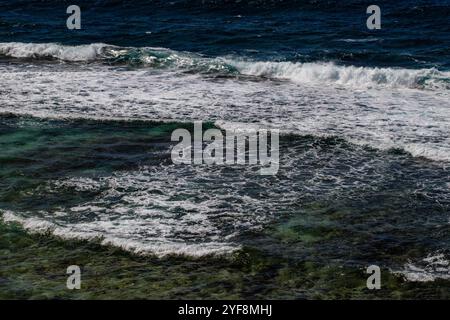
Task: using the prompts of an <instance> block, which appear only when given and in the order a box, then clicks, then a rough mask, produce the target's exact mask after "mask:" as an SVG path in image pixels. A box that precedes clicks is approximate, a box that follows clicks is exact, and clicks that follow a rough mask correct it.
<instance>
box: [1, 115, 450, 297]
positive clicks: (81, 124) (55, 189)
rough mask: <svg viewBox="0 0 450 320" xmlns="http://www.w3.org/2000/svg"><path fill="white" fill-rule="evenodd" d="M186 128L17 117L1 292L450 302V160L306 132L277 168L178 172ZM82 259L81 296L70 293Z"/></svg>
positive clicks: (9, 127)
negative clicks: (374, 276) (177, 139)
mask: <svg viewBox="0 0 450 320" xmlns="http://www.w3.org/2000/svg"><path fill="white" fill-rule="evenodd" d="M180 126H182V127H183V126H184V127H185V128H187V129H189V130H192V124H189V123H186V124H180V123H154V122H144V121H137V122H130V121H128V122H120V121H88V120H45V119H38V118H32V117H18V116H12V115H10V116H6V115H3V116H2V118H1V126H0V131H1V135H0V137H1V138H0V145H1V148H2V151H3V152H2V154H1V156H0V162H1V164H2V166H1V170H0V178H1V180H0V181H1V188H0V209H1V210H2V213H3V217H4V218H6V220H8V221H10V222H7V223H5V222H2V223H1V227H0V232H1V233H2V237H1V241H0V246H1V247H0V250H1V251H0V252H1V255H2V257H3V258H2V259H1V264H0V279H1V280H0V288H1V289H0V292H1V296H2V297H4V298H43V297H47V298H52V297H62V298H111V297H112V298H181V297H183V298H363V299H364V298H367V299H370V298H393V299H396V298H448V292H449V291H448V288H449V281H448V278H447V274H448V267H446V265H445V261H446V260H447V259H448V252H447V251H446V249H445V248H448V245H449V240H450V239H449V237H448V234H449V233H448V231H449V227H450V226H449V224H448V215H447V214H448V205H449V198H448V192H447V189H446V188H448V186H447V184H446V183H447V179H446V177H447V169H446V168H445V166H442V165H439V163H436V162H432V161H429V160H426V159H420V158H413V157H411V155H409V154H407V153H405V152H403V151H399V150H395V149H393V150H388V151H378V150H375V149H371V148H367V147H360V146H355V145H352V144H349V143H347V142H345V141H343V140H340V139H338V138H316V137H312V136H295V135H288V136H282V137H281V140H280V143H281V145H280V157H281V158H280V171H279V174H278V175H277V176H268V177H265V176H259V175H257V174H255V173H256V172H257V168H256V167H254V168H252V167H250V166H247V167H245V166H244V167H242V166H241V167H238V166H235V167H233V166H232V167H222V168H217V167H216V166H206V165H202V166H191V165H183V166H174V165H173V164H172V163H171V161H170V147H171V145H173V143H172V142H170V134H171V132H172V130H173V129H174V128H178V127H180ZM208 127H212V124H209V125H208V124H206V125H204V129H206V128H208ZM168 185H170V186H171V188H168V187H167V186H168ZM269 186H270V188H269ZM171 190H174V193H171ZM144 209H145V210H144ZM11 217H13V218H11ZM14 221H15V222H14ZM111 221H112V222H111ZM149 221H150V222H149ZM18 222H19V223H18ZM42 223H47V224H46V225H44V227H42V226H43V224H42ZM49 223H51V224H50V225H48V224H49ZM24 228H25V229H28V232H26V231H25V230H24ZM35 232H38V233H39V234H35ZM91 233H95V237H93V238H92V237H89V236H88V235H91ZM61 237H63V238H64V239H62V238H61ZM86 239H90V240H89V241H87V240H86ZM105 240H108V241H109V242H108V241H106V242H105ZM180 242H182V243H183V244H188V245H189V246H188V247H183V248H184V249H183V250H184V253H181V252H180V251H179V250H180V249H179V248H180V246H179V244H180ZM102 243H103V244H102ZM108 243H111V244H112V245H110V244H108ZM127 243H133V246H127V245H126V244H127ZM161 248H164V249H165V250H166V251H161ZM167 248H169V249H167ZM123 249H125V251H124V250H123ZM139 249H140V250H139ZM219 249H220V250H219ZM167 250H169V251H168V252H169V255H164V256H160V257H156V256H155V254H156V255H161V254H163V253H164V252H167ZM170 250H171V251H170ZM170 252H171V253H170ZM199 252H201V253H202V254H201V255H200V256H198V253H199ZM180 254H181V255H180ZM427 258H429V259H428V260H424V259H427ZM430 258H431V260H430ZM433 259H434V260H433ZM71 264H77V265H80V266H82V268H83V270H84V271H83V275H84V276H83V277H84V281H85V282H84V287H83V290H82V291H80V292H68V291H67V290H66V289H65V279H66V278H65V277H66V275H65V268H66V267H67V266H68V265H71ZM371 264H377V265H379V266H380V267H381V269H382V283H383V284H384V285H383V289H382V290H380V291H376V292H373V291H369V290H367V288H366V287H365V281H366V279H367V275H366V274H365V269H366V268H367V266H369V265H371ZM442 269H444V271H443V270H442ZM413 280H414V281H413ZM417 280H421V281H417Z"/></svg>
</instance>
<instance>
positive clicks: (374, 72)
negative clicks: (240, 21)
mask: <svg viewBox="0 0 450 320" xmlns="http://www.w3.org/2000/svg"><path fill="white" fill-rule="evenodd" d="M228 63H229V64H230V65H233V66H235V67H236V68H237V69H238V70H239V72H240V73H241V74H245V75H252V76H258V77H261V76H262V77H267V78H277V79H287V80H292V81H295V82H298V83H315V84H327V83H329V84H335V85H341V86H351V87H356V88H372V87H386V88H427V89H443V90H449V89H450V84H449V83H448V82H446V81H444V80H449V79H450V73H449V72H440V71H438V70H436V69H419V70H412V69H401V68H369V67H355V66H339V65H336V64H334V63H331V62H328V63H292V62H253V61H246V62H238V61H230V60H228Z"/></svg>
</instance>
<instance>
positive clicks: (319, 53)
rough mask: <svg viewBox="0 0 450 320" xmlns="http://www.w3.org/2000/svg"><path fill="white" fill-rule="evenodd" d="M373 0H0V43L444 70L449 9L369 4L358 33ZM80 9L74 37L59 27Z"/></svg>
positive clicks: (442, 3) (448, 64) (444, 4)
mask: <svg viewBox="0 0 450 320" xmlns="http://www.w3.org/2000/svg"><path fill="white" fill-rule="evenodd" d="M372 2H373V1H358V0H349V1H324V0H298V1H287V0H286V1H282V0H256V1H237V0H229V1H227V0H173V1H153V0H137V1H114V0H103V1H100V0H97V1H85V0H79V1H51V0H49V1H25V0H24V1H20V0H15V1H14V0H4V1H2V2H1V3H0V26H1V28H0V41H2V42H11V41H15V42H59V43H62V44H88V43H95V42H101V43H107V44H112V45H118V46H127V47H146V46H147V47H164V48H170V49H173V50H181V51H190V52H196V53H202V54H205V55H208V56H223V55H228V54H237V55H245V56H250V57H253V58H257V59H262V60H267V59H271V60H278V61H286V60H287V61H300V62H305V61H323V60H326V61H335V62H337V63H344V64H353V65H365V66H401V67H409V68H423V67H436V68H439V69H445V70H448V69H449V68H450V51H449V50H450V49H449V43H450V22H449V21H450V2H449V1H447V0H431V1H430V0H427V1H404V0H401V1H384V0H380V1H376V4H377V5H379V6H380V8H381V14H382V29H381V30H373V31H371V30H368V29H367V28H366V19H367V17H368V14H366V8H367V7H368V6H369V5H371V4H373V3H372ZM70 4H78V5H79V6H80V8H81V11H82V30H79V31H73V32H69V31H68V30H67V28H66V19H67V17H68V15H67V14H66V8H67V7H68V5H70Z"/></svg>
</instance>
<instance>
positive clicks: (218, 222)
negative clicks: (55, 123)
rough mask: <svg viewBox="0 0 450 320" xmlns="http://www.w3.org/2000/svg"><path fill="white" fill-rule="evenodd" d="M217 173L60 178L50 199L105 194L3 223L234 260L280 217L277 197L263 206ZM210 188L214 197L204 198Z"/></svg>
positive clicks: (8, 217) (139, 250) (141, 250)
mask: <svg viewBox="0 0 450 320" xmlns="http://www.w3.org/2000/svg"><path fill="white" fill-rule="evenodd" d="M216 169H217V168H211V170H205V168H197V167H191V166H181V167H180V166H175V165H171V166H161V167H157V168H146V167H143V168H141V169H140V170H138V171H132V172H130V171H127V172H119V173H115V174H113V175H111V176H109V177H102V178H96V179H93V178H86V179H84V178H80V177H74V178H69V179H63V180H57V181H53V182H50V183H49V184H48V186H47V188H46V189H45V191H44V192H45V193H46V194H50V193H56V194H59V193H60V192H62V188H64V189H66V190H67V188H72V189H73V190H77V191H86V190H90V191H95V190H97V191H98V190H102V192H101V194H100V195H99V196H98V197H96V198H95V199H93V200H91V201H86V202H83V203H80V204H77V205H75V206H71V207H65V208H57V210H56V211H53V210H52V211H40V212H38V213H36V212H12V211H4V212H3V220H4V221H5V222H17V223H20V224H21V225H22V226H23V227H24V228H25V229H26V230H28V231H30V232H37V233H51V234H53V235H54V236H57V237H61V238H63V239H80V240H96V241H97V242H99V243H100V244H102V245H112V246H116V247H120V248H122V249H124V250H127V251H130V252H133V253H136V254H140V255H148V254H153V255H157V256H161V257H162V256H166V255H186V256H193V257H198V256H205V255H223V254H229V253H231V252H233V251H235V250H238V249H239V248H240V245H238V244H237V243H236V242H235V241H234V240H235V238H236V237H238V236H239V235H240V234H241V233H242V232H246V231H249V230H260V229H261V228H262V226H263V225H264V224H265V223H267V222H269V221H270V219H271V216H272V214H273V211H271V210H268V209H267V208H268V207H274V204H273V202H274V201H277V198H275V197H274V198H273V199H272V200H270V199H268V201H266V202H265V203H261V202H260V201H259V200H258V199H254V198H252V197H249V196H248V195H240V194H239V193H238V189H239V188H234V187H233V185H234V182H233V180H231V181H229V182H226V179H227V178H226V177H225V178H223V179H222V180H224V181H225V182H224V184H223V187H220V186H218V185H217V181H218V180H219V177H222V176H221V174H220V170H219V171H217V170H216ZM197 171H201V172H197ZM205 184H206V186H205ZM208 184H211V187H212V186H214V188H215V192H208V193H206V192H205V193H199V191H198V190H199V189H208V188H209V187H208V186H207V185H208ZM292 199H295V197H292Z"/></svg>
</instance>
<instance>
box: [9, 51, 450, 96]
mask: <svg viewBox="0 0 450 320" xmlns="http://www.w3.org/2000/svg"><path fill="white" fill-rule="evenodd" d="M0 56H3V57H8V58H15V59H32V60H49V59H50V60H60V61H64V62H88V63H89V62H102V63H107V64H112V65H116V64H119V65H120V64H123V65H129V66H132V67H145V68H169V69H176V70H181V71H189V72H194V73H220V74H223V75H230V76H235V75H244V76H252V77H260V78H269V79H281V80H290V81H293V82H297V83H313V84H319V85H320V84H334V85H340V86H351V87H358V88H372V87H375V88H393V89H396V88H409V89H428V90H449V89H450V72H444V71H439V70H437V69H434V68H431V69H404V68H377V67H373V68H372V67H356V66H344V65H337V64H335V63H333V62H310V63H300V62H290V61H281V62H280V61H247V60H242V59H236V58H233V57H215V58H212V57H205V56H202V55H199V54H195V53H190V52H178V51H174V50H170V49H165V48H149V47H143V48H135V47H117V46H111V45H107V44H102V43H94V44H89V45H79V46H66V45H59V44H56V43H19V42H10V43H0Z"/></svg>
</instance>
